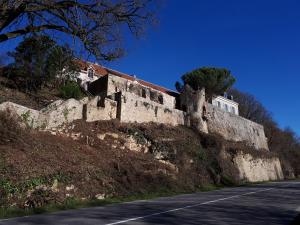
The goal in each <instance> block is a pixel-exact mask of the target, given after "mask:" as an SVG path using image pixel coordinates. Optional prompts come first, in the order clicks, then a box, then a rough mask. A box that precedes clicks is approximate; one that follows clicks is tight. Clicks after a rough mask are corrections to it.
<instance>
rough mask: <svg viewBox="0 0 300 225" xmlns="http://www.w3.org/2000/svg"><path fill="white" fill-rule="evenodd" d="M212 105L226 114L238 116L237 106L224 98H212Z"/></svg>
mask: <svg viewBox="0 0 300 225" xmlns="http://www.w3.org/2000/svg"><path fill="white" fill-rule="evenodd" d="M212 105H213V106H216V107H218V108H220V109H222V110H224V111H226V112H229V113H233V114H235V115H239V104H238V103H237V102H234V101H232V100H230V99H227V98H225V97H222V96H218V97H216V98H213V100H212Z"/></svg>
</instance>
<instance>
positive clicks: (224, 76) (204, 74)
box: [175, 67, 235, 99]
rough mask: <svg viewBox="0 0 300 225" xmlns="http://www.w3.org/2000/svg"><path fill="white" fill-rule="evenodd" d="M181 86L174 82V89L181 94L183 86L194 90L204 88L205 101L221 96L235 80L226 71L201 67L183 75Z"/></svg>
mask: <svg viewBox="0 0 300 225" xmlns="http://www.w3.org/2000/svg"><path fill="white" fill-rule="evenodd" d="M181 79H182V81H183V84H181V83H180V82H176V85H175V86H176V89H177V90H178V91H179V92H181V91H182V90H183V86H184V85H189V86H190V87H191V88H193V89H194V90H201V89H202V88H205V91H206V96H207V99H211V98H212V96H213V95H221V94H223V93H224V92H226V91H227V90H228V89H229V88H230V87H231V86H232V85H233V84H234V83H235V78H234V77H233V76H232V75H231V73H230V71H229V70H227V69H220V68H209V67H203V68H199V69H196V70H193V71H191V72H189V73H186V74H184V75H183V76H182V77H181Z"/></svg>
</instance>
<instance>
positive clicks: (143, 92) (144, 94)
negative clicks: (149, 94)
mask: <svg viewBox="0 0 300 225" xmlns="http://www.w3.org/2000/svg"><path fill="white" fill-rule="evenodd" d="M142 97H143V98H146V90H145V89H142Z"/></svg>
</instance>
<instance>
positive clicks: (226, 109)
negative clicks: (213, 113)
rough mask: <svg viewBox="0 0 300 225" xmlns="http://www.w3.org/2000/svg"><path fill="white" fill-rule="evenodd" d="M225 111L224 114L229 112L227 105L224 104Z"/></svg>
mask: <svg viewBox="0 0 300 225" xmlns="http://www.w3.org/2000/svg"><path fill="white" fill-rule="evenodd" d="M225 111H226V112H229V110H228V105H227V104H225Z"/></svg>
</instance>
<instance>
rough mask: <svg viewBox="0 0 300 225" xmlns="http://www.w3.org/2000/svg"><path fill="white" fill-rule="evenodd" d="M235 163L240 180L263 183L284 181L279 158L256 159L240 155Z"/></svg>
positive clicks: (235, 158) (234, 160) (236, 157)
mask: <svg viewBox="0 0 300 225" xmlns="http://www.w3.org/2000/svg"><path fill="white" fill-rule="evenodd" d="M233 162H234V164H235V166H236V167H237V169H238V171H239V177H240V180H244V181H247V182H261V181H270V180H282V179H284V176H283V172H282V168H281V164H280V161H279V159H278V158H276V157H271V158H254V157H253V156H251V155H250V154H242V153H240V154H238V155H237V156H235V157H234V158H233Z"/></svg>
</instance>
